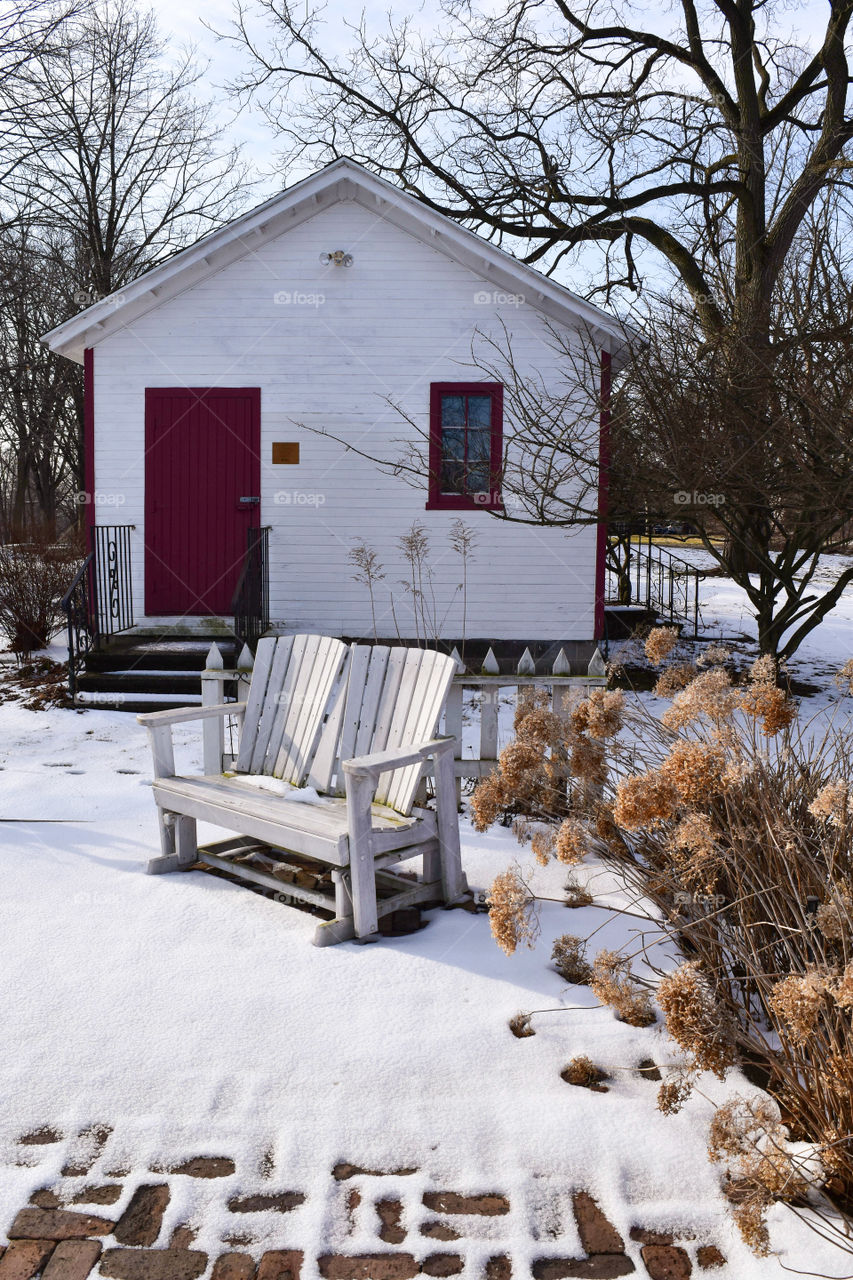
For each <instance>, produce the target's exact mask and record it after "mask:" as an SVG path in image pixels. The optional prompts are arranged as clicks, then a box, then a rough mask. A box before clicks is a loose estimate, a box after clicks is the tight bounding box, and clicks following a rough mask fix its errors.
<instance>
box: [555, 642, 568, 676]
mask: <svg viewBox="0 0 853 1280" xmlns="http://www.w3.org/2000/svg"><path fill="white" fill-rule="evenodd" d="M571 669H572V668H571V664H570V662H569V660H568V658H567V657H566V651H565V649H562V648H561V649H560V652H559V653H558V654H557V657H556V658H555V660H554V666H553V668H552V670H553V672H554V675H555V676H567V675H569V674H570V673H571Z"/></svg>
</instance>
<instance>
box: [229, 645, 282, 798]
mask: <svg viewBox="0 0 853 1280" xmlns="http://www.w3.org/2000/svg"><path fill="white" fill-rule="evenodd" d="M275 652H276V641H275V640H274V639H273V638H272V637H268V636H264V637H263V638H262V639H261V640H259V641H258V648H257V652H256V654H255V665H254V668H253V670H252V684H251V688H250V692H249V697H248V699H247V703H246V714H245V716H244V718H243V732H242V734H241V736H240V750H239V752H238V755H237V761H236V765H235V767H236V768H237V769H238V770H239V771H240V772H242V773H248V771H249V769H250V768H251V764H252V756H253V755H254V751H255V742H256V740H257V736H258V725H259V723H260V719H261V713H262V711H263V709H264V703H265V699H266V690H267V684H268V683H269V674H270V669H271V667H272V662H273V657H274V655H275Z"/></svg>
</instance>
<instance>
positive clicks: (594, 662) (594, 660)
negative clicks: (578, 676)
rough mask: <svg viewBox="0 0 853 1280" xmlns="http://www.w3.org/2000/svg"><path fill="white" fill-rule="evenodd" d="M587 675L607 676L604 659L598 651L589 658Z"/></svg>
mask: <svg viewBox="0 0 853 1280" xmlns="http://www.w3.org/2000/svg"><path fill="white" fill-rule="evenodd" d="M587 675H590V676H606V675H607V663H606V662H605V661H604V658H603V657H602V653H601V650H600V649H596V651H595V653H594V654H593V655H592V657H591V658H590V660H589V666H588V667H587Z"/></svg>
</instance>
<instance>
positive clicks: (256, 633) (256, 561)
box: [231, 526, 270, 652]
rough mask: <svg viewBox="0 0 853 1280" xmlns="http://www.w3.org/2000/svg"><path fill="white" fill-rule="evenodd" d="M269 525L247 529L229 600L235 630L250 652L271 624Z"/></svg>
mask: <svg viewBox="0 0 853 1280" xmlns="http://www.w3.org/2000/svg"><path fill="white" fill-rule="evenodd" d="M269 547H270V531H269V526H265V527H264V528H262V529H249V530H248V535H247V541H246V555H245V557H244V558H243V567H242V569H241V570H240V579H239V581H238V583H237V589H236V591H235V592H234V596H233V598H232V601H231V612H232V613H233V614H234V631H235V633H236V635H237V637H238V639H240V640H242V641H243V643H244V644H247V645H248V646H249V648H250V649H251V650H252V652H254V651H255V649H256V647H257V644H258V641H259V640H260V638H261V636H262V635H263V634H264V632H265V631H266V630H267V629H268V627H269V625H270V569H269Z"/></svg>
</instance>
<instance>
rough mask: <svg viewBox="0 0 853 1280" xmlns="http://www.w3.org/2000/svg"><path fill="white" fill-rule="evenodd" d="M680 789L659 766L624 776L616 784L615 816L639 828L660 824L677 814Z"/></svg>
mask: <svg viewBox="0 0 853 1280" xmlns="http://www.w3.org/2000/svg"><path fill="white" fill-rule="evenodd" d="M677 805H678V792H677V791H676V789H675V787H674V785H673V783H672V782H671V781H670V780H669V779H668V778H665V777H664V776H663V774H662V773H661V772H660V770H658V769H650V770H649V772H648V773H641V774H638V775H636V776H634V777H627V778H623V779H622V781H621V782H620V783H619V786H618V787H617V788H616V800H615V802H614V804H613V817H614V819H615V820H616V822H617V823H618V824H619V826H620V827H625V829H626V830H628V831H638V830H639V829H640V828H641V827H652V828H654V827H657V826H660V824H661V823H663V822H668V821H670V820H671V819H672V818H673V817H674V816H675V811H676V808H677Z"/></svg>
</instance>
